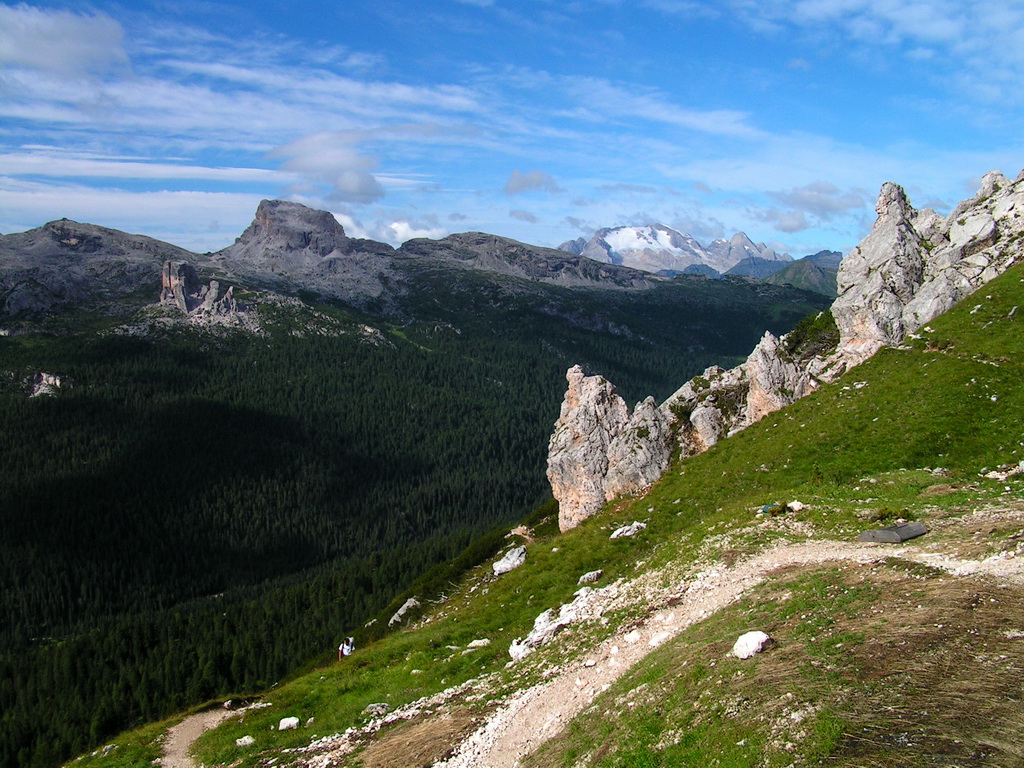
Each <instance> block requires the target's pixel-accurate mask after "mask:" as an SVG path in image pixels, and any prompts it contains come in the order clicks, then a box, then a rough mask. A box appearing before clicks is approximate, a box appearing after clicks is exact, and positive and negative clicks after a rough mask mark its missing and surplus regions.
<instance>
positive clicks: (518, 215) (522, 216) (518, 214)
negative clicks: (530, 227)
mask: <svg viewBox="0 0 1024 768" xmlns="http://www.w3.org/2000/svg"><path fill="white" fill-rule="evenodd" d="M508 215H509V216H511V217H512V218H513V219H518V220H519V221H525V222H527V223H528V224H536V223H537V217H536V216H534V215H533V214H532V213H530V212H529V211H521V210H518V209H517V210H512V211H509V212H508Z"/></svg>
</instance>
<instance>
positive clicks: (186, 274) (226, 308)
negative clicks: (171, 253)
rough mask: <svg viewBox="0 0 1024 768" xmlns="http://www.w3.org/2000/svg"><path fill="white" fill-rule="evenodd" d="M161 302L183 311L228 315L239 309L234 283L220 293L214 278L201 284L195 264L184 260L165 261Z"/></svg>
mask: <svg viewBox="0 0 1024 768" xmlns="http://www.w3.org/2000/svg"><path fill="white" fill-rule="evenodd" d="M160 303H161V304H166V305H169V306H174V307H177V308H178V309H179V310H180V311H181V312H182V313H183V314H186V315H190V314H193V313H196V314H201V315H228V314H232V313H234V312H237V311H238V304H237V302H236V301H235V296H234V287H233V286H230V285H229V286H228V288H227V290H226V291H224V292H223V293H222V292H221V289H220V283H219V282H218V281H216V280H211V281H210V283H209V285H203V284H202V283H201V282H200V281H199V275H198V274H197V273H196V270H195V267H193V266H192V265H191V264H189V263H187V262H184V261H167V262H164V267H163V271H162V273H161V287H160Z"/></svg>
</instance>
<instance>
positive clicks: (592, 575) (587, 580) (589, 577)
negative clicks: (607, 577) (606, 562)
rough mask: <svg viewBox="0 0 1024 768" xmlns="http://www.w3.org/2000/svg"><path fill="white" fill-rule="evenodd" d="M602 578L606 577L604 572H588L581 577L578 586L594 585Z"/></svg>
mask: <svg viewBox="0 0 1024 768" xmlns="http://www.w3.org/2000/svg"><path fill="white" fill-rule="evenodd" d="M602 576H604V571H588V572H587V573H584V574H583V575H582V576H580V578H579V580H578V581H577V582H576V584H577V585H580V584H593V583H594V582H595V581H597V580H598V579H600V578H601V577H602Z"/></svg>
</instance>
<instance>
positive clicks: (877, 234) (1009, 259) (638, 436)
mask: <svg viewBox="0 0 1024 768" xmlns="http://www.w3.org/2000/svg"><path fill="white" fill-rule="evenodd" d="M875 210H876V212H877V214H878V218H877V220H876V222H875V225H874V227H873V228H872V231H871V233H870V234H869V235H868V236H867V237H866V238H865V239H864V240H863V241H862V242H861V243H860V245H858V246H857V247H856V248H855V249H854V250H853V251H852V252H851V253H850V254H849V255H848V256H847V257H846V258H844V259H843V261H842V263H841V264H840V267H839V274H838V278H837V284H838V293H839V295H838V298H837V299H836V300H835V302H834V303H833V305H832V308H831V312H830V315H831V317H829V316H828V313H826V315H825V316H821V317H819V318H818V319H817V320H816V321H815V322H813V323H808V324H807V325H806V326H805V327H803V328H801V329H798V331H799V332H797V331H794V332H792V333H790V334H787V335H786V336H783V337H782V338H781V339H780V338H777V337H775V336H774V335H772V334H771V333H765V335H764V337H763V338H762V339H761V341H760V342H759V343H758V345H757V346H756V347H755V348H754V350H753V352H751V354H750V356H749V357H748V358H747V360H746V361H745V362H744V363H743V364H742V365H740V366H738V367H736V368H733V369H731V370H724V369H722V368H718V367H711V368H708V369H707V370H705V371H704V372H703V374H702V375H700V376H697V377H695V378H694V379H691V380H690V381H688V382H687V383H686V384H684V385H683V386H682V387H681V388H680V389H679V390H677V391H676V392H675V393H674V394H673V395H672V396H670V397H669V398H668V399H667V400H666V401H665V402H664V403H662V404H661V406H656V405H655V404H654V402H653V401H652V400H650V399H648V400H645V401H644V402H642V403H640V404H638V405H637V407H636V409H635V410H634V411H633V412H632V414H631V413H630V412H629V410H628V408H627V407H626V406H625V403H623V402H622V399H621V398H620V397H618V395H617V394H616V393H615V388H614V387H613V386H612V385H611V384H610V383H609V382H607V381H605V380H604V379H603V378H601V377H587V376H585V375H584V373H583V371H582V370H581V369H580V368H579V367H578V366H574V367H573V368H570V369H569V372H568V374H567V379H568V382H569V388H568V391H567V392H566V395H565V400H564V402H563V404H562V410H561V414H560V415H559V418H558V421H557V422H556V423H555V429H554V433H553V434H552V436H551V440H550V443H549V450H548V479H549V481H550V483H551V488H552V491H553V493H554V495H555V498H556V499H558V502H559V507H560V513H559V524H560V526H561V528H562V530H566V529H568V528H572V527H574V526H576V525H578V524H579V523H580V522H581V521H582V520H584V519H586V518H587V517H590V516H591V515H593V514H594V513H596V512H597V511H598V510H599V509H600V508H601V506H602V505H603V504H604V503H605V502H606V501H609V500H611V499H612V498H615V497H616V496H618V495H620V494H622V493H625V492H630V491H636V490H639V489H642V488H644V487H646V486H648V485H650V484H651V483H653V482H654V481H655V480H657V478H658V477H660V476H661V474H662V473H663V472H664V471H665V469H666V468H667V467H668V463H669V460H670V458H671V456H672V454H673V452H674V451H675V450H676V449H677V448H678V450H679V452H680V455H681V456H683V457H686V456H691V455H694V454H697V453H700V452H702V451H704V450H707V449H708V448H710V447H711V446H712V445H714V444H715V443H717V442H718V441H719V440H721V439H722V438H724V437H727V436H729V435H731V434H733V433H735V432H738V431H739V430H742V429H745V428H746V427H748V426H750V425H751V424H753V423H755V422H757V421H759V420H760V419H762V418H763V417H764V416H765V415H767V414H769V413H772V412H773V411H776V410H778V409H780V408H783V407H785V406H787V405H789V404H791V403H793V402H795V401H796V400H797V399H799V398H801V397H804V396H806V395H808V394H810V393H811V392H813V391H814V390H815V389H817V388H818V387H819V386H820V385H821V384H822V383H826V382H830V381H833V380H834V379H836V378H837V377H838V376H840V375H842V374H843V373H844V372H845V371H847V370H848V369H850V368H852V367H854V366H856V365H858V364H860V363H862V362H863V361H865V360H867V359H868V358H869V357H871V356H872V355H873V354H875V352H877V351H878V350H879V349H881V348H882V347H884V346H893V345H898V344H900V343H901V342H902V341H903V340H904V338H906V336H907V334H910V333H913V332H915V331H917V330H918V329H920V328H921V327H923V326H924V325H925V324H926V323H928V322H929V321H930V320H932V319H933V318H935V317H937V316H938V315H940V314H942V313H943V312H945V311H946V310H948V309H949V308H950V307H952V306H953V305H954V304H955V303H956V302H958V301H959V300H960V299H962V298H963V297H965V296H967V295H969V294H970V293H971V292H973V291H974V290H976V289H977V288H979V287H980V286H982V285H984V284H985V283H987V282H988V281H990V280H992V279H993V278H995V277H997V276H998V275H1000V274H1002V273H1003V272H1005V271H1006V269H1008V268H1009V267H1010V266H1011V265H1012V264H1014V263H1016V262H1017V261H1018V260H1020V259H1021V258H1022V253H1024V172H1022V173H1021V175H1020V176H1018V177H1017V179H1016V180H1015V181H1013V182H1010V181H1009V180H1008V179H1007V178H1006V177H1005V176H1003V175H1002V174H1001V173H999V172H997V171H993V172H991V173H988V174H986V176H985V177H984V179H983V181H982V185H981V189H980V190H979V191H978V193H977V194H976V195H975V196H974V197H972V198H970V199H969V200H965V201H964V202H962V203H960V205H958V206H957V208H956V209H955V210H954V211H953V212H952V213H951V214H950V215H949V216H948V217H946V218H943V217H941V216H939V215H938V214H936V213H935V212H934V211H931V210H923V211H917V210H915V209H914V208H913V207H912V206H911V204H910V202H909V201H908V199H907V196H906V193H905V192H904V191H903V189H902V188H901V187H900V186H898V185H897V184H893V183H891V182H887V183H886V184H884V185H883V186H882V189H881V193H880V194H879V197H878V202H877V204H876V206H875ZM833 321H834V322H833Z"/></svg>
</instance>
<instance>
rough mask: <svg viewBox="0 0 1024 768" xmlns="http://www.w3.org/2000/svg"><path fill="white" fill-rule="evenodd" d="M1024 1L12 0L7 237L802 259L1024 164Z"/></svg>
mask: <svg viewBox="0 0 1024 768" xmlns="http://www.w3.org/2000/svg"><path fill="white" fill-rule="evenodd" d="M1022 81H1024V0H1003V1H1002V2H990V1H989V0H928V1H924V0H579V1H578V2H573V1H572V0H561V1H558V2H555V1H554V0H430V1H429V2H428V1H427V0H374V1H372V2H370V1H367V2H363V1H362V0H343V1H340V2H333V3H323V2H302V0H296V1H295V2H291V3H282V2H280V0H277V1H276V2H262V1H261V0H248V1H247V2H245V3H234V2H217V1H216V0H197V1H195V2H189V0H184V1H182V2H172V1H171V0H153V1H152V2H147V0H135V1H134V2H131V3H117V2H106V1H105V0H96V1H95V2H90V3H82V2H63V3H50V2H37V3H16V4H15V3H2V2H0V232H3V233H11V232H16V231H21V230H24V229H28V228H30V227H35V226H39V225H41V224H43V223H45V222H47V221H50V220H53V219H58V218H62V217H67V218H71V219H76V220H79V221H88V222H92V223H96V224H102V225H106V226H111V227H116V228H119V229H125V230H128V231H131V232H139V233H142V234H147V235H151V236H153V237H158V238H161V239H164V240H168V241H170V242H173V243H176V244H178V245H182V246H185V247H187V248H191V249H193V250H197V251H206V250H217V249H219V248H222V247H224V246H226V245H228V244H230V243H231V242H232V241H233V240H234V238H235V237H236V236H237V235H238V234H240V233H241V231H242V230H243V229H244V228H245V227H246V226H247V225H248V223H249V221H250V220H251V219H252V216H253V213H254V212H255V209H256V205H257V204H258V202H259V201H260V200H261V199H263V198H275V197H277V198H285V199H292V200H297V201H300V202H304V203H306V204H308V205H312V206H315V207H318V208H325V209H327V210H330V211H332V212H333V213H334V214H335V215H336V216H337V217H338V219H339V220H340V221H341V222H342V224H344V225H345V227H346V230H347V231H348V232H349V234H352V235H356V236H363V237H372V238H375V239H379V240H386V241H388V242H391V243H393V244H397V243H399V242H402V241H403V240H405V239H408V238H409V237H416V236H427V237H441V236H443V235H445V234H448V233H451V232H462V231H467V230H482V231H486V232H492V233H495V234H500V235H505V236H509V237H514V238H517V239H519V240H523V241H526V242H530V243H536V244H539V245H549V246H555V245H558V244H559V243H561V242H563V241H565V240H568V239H571V238H575V237H578V236H580V235H589V234H590V233H591V232H593V231H594V230H595V229H597V228H599V227H605V226H616V225H620V224H647V223H662V224H666V225H668V226H671V227H674V228H676V229H679V230H681V231H684V232H688V233H690V234H692V235H693V236H695V237H696V238H697V239H698V240H700V241H701V242H703V243H707V242H708V241H710V240H712V239H714V238H716V237H723V236H724V237H728V236H730V235H732V234H733V233H734V232H736V231H745V232H746V233H747V234H748V235H750V236H751V237H752V238H753V239H754V240H757V241H764V242H766V243H768V244H770V245H772V246H773V247H775V248H776V249H778V250H784V251H787V252H789V253H792V254H793V255H795V256H802V255H805V254H807V253H812V252H814V251H817V250H820V249H822V248H832V249H837V250H843V251H847V250H849V248H851V247H852V246H853V245H856V243H857V242H858V241H859V240H860V239H861V238H862V237H863V236H864V235H865V234H866V233H867V232H868V231H869V230H870V227H871V224H872V222H873V221H874V217H875V214H874V210H873V205H874V200H875V197H876V195H877V192H878V189H879V187H880V186H881V184H882V183H883V182H884V181H888V180H891V181H896V182H898V183H900V184H902V185H903V186H904V187H905V188H906V189H907V191H908V193H909V194H910V196H911V199H912V201H913V203H914V204H915V205H916V206H917V207H934V208H936V209H937V210H940V211H942V212H946V211H948V209H949V208H950V207H951V206H953V205H955V204H956V203H957V202H958V201H959V200H961V199H963V198H964V197H967V196H969V195H970V194H972V193H973V192H974V191H975V189H976V188H977V185H978V181H979V179H980V177H981V176H982V175H983V174H984V173H985V172H986V171H989V170H992V169H999V170H1002V171H1003V172H1004V173H1006V174H1007V175H1008V176H1010V177H1011V178H1012V177H1015V176H1016V175H1017V173H1018V172H1019V171H1020V170H1021V168H1022V167H1024V131H1022V128H1024V119H1022V118H1024V109H1022V107H1024V89H1021V88H1020V85H1019V84H1020V83H1021V82H1022Z"/></svg>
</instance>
